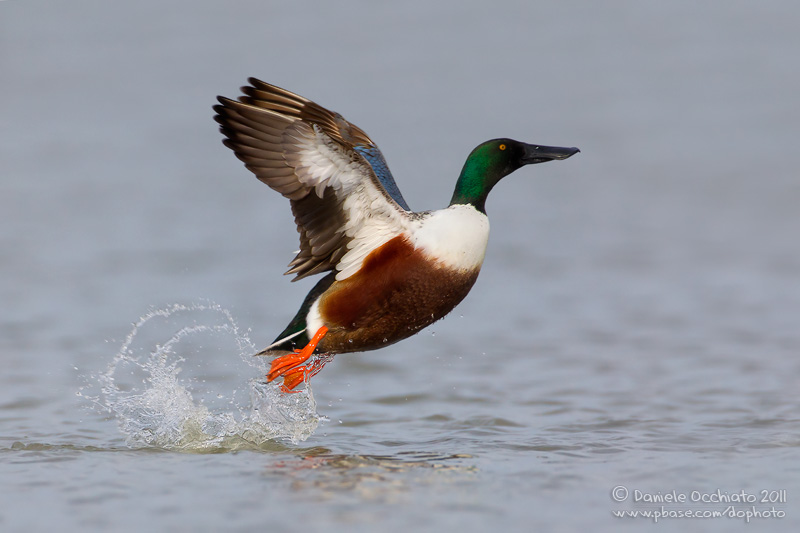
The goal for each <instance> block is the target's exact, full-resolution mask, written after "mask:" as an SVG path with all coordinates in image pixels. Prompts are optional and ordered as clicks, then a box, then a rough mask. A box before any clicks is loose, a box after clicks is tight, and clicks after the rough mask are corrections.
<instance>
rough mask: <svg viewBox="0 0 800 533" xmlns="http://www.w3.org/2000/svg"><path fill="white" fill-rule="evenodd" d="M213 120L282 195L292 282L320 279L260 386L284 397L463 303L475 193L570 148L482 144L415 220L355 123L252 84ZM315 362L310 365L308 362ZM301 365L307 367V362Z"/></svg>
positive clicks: (474, 240)
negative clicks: (439, 205) (334, 362)
mask: <svg viewBox="0 0 800 533" xmlns="http://www.w3.org/2000/svg"><path fill="white" fill-rule="evenodd" d="M248 81H249V82H250V85H248V86H246V87H242V92H243V93H244V95H243V96H240V97H239V98H238V100H231V99H229V98H225V97H222V96H220V97H218V101H219V104H218V105H215V106H214V111H216V113H217V114H216V116H215V117H214V119H215V120H216V121H217V122H218V123H219V124H220V131H221V132H222V134H223V135H224V136H225V139H224V140H223V143H224V144H225V146H227V147H228V148H230V149H231V150H233V151H234V153H235V154H236V156H237V157H238V158H239V159H240V160H241V161H243V162H244V164H245V167H247V168H248V169H249V170H250V171H251V172H253V174H255V175H256V177H257V178H258V179H259V180H261V181H263V182H264V183H266V184H267V185H269V187H270V188H272V189H274V190H276V191H277V192H279V193H280V194H282V195H283V196H285V197H286V198H288V199H289V202H290V204H291V207H292V213H293V214H294V218H295V222H296V223H297V231H298V232H299V233H300V250H299V252H298V253H297V255H296V257H295V258H294V259H293V260H292V261H291V262H290V263H289V267H290V268H289V270H288V271H287V272H286V273H287V274H294V275H295V278H294V279H293V280H292V281H295V280H298V279H302V278H305V277H306V276H311V275H314V274H319V273H324V272H327V274H326V275H325V276H324V277H322V278H321V279H320V280H319V281H318V282H317V284H316V285H315V286H314V288H312V289H311V292H309V293H308V295H307V296H306V298H305V299H304V300H303V303H302V304H301V305H300V310H299V311H298V312H297V314H296V315H295V317H294V318H293V319H292V320H291V322H289V325H288V326H287V327H286V328H285V329H284V330H283V331H282V332H281V333H280V335H278V337H277V338H276V339H275V341H274V342H273V343H272V344H270V345H269V346H267V347H266V348H265V349H264V350H262V351H261V352H259V353H258V354H256V355H269V356H277V358H276V359H274V360H273V361H272V364H271V367H270V370H269V373H268V374H267V380H268V381H273V380H275V379H277V378H279V377H282V378H283V383H282V385H281V388H282V390H284V391H285V392H289V391H292V390H293V389H295V388H296V387H297V386H298V385H300V384H301V383H303V382H304V381H307V380H308V379H309V378H310V377H311V376H313V375H315V374H316V373H317V372H319V371H320V370H321V369H322V367H323V366H324V365H325V363H327V362H328V361H330V359H331V358H332V357H333V355H334V354H339V353H346V352H361V351H366V350H375V349H377V348H382V347H384V346H388V345H389V344H392V343H395V342H397V341H400V340H402V339H405V338H407V337H410V336H411V335H414V334H415V333H417V332H418V331H420V330H421V329H423V328H425V327H427V326H429V325H431V324H432V323H434V322H435V321H437V320H439V319H440V318H442V317H444V316H445V315H446V314H447V313H449V312H450V311H451V310H452V309H453V308H454V307H455V306H456V305H458V303H459V302H461V300H463V299H464V297H465V296H466V295H467V293H468V292H469V290H470V289H471V288H472V285H473V284H474V283H475V280H476V279H477V277H478V272H479V271H480V269H481V265H482V263H483V258H484V254H485V252H486V245H487V243H488V239H489V219H488V218H487V216H486V209H485V203H486V197H487V196H488V194H489V191H491V190H492V187H494V185H495V184H496V183H497V182H498V181H500V179H502V178H503V177H505V176H507V175H508V174H511V173H512V172H514V171H515V170H517V169H519V168H521V167H523V166H525V165H530V164H534V163H544V162H546V161H553V160H560V159H566V158H568V157H570V156H572V155H575V154H576V153H578V152H579V150H578V149H577V148H560V147H553V146H542V145H538V144H526V143H522V142H519V141H515V140H512V139H493V140H490V141H486V142H484V143H482V144H480V145H479V146H478V147H476V148H475V149H474V150H472V152H471V153H470V154H469V156H468V157H467V160H466V163H464V168H463V170H462V171H461V175H460V176H459V177H458V180H457V182H456V187H455V191H454V193H453V197H452V199H451V200H450V205H449V206H448V207H446V208H444V209H438V210H435V211H422V212H414V211H411V209H410V208H409V207H408V204H407V203H406V201H405V200H404V199H403V196H402V195H401V194H400V190H399V189H398V188H397V185H396V184H395V181H394V178H393V177H392V174H391V172H389V167H388V166H387V164H386V161H385V159H384V158H383V155H382V154H381V151H380V150H379V149H378V147H377V146H376V145H375V143H374V142H372V140H371V139H370V138H369V137H368V136H367V134H366V133H364V131H363V130H362V129H361V128H359V127H358V126H356V125H354V124H351V123H349V122H348V121H347V120H345V119H344V118H343V117H342V116H341V115H339V114H338V113H335V112H333V111H329V110H328V109H325V108H324V107H322V106H320V105H318V104H316V103H314V102H312V101H310V100H308V99H306V98H303V97H302V96H299V95H297V94H294V93H292V92H289V91H287V90H285V89H281V88H279V87H276V86H274V85H270V84H268V83H265V82H263V81H260V80H258V79H255V78H250V79H249V80H248ZM312 356H314V357H312ZM309 359H311V361H309Z"/></svg>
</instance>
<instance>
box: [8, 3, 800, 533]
mask: <svg viewBox="0 0 800 533" xmlns="http://www.w3.org/2000/svg"><path fill="white" fill-rule="evenodd" d="M798 27H800V6H798V4H797V3H796V2H789V1H784V2H780V1H776V2H761V3H758V4H757V5H756V4H755V3H746V2H726V3H724V4H721V3H716V2H709V3H704V4H698V3H697V2H689V1H676V2H666V3H665V2H662V3H642V2H635V3H634V2H617V1H614V2H602V3H594V4H587V3H584V2H558V3H552V2H549V3H542V2H506V3H503V4H496V5H490V4H489V3H464V2H438V3H433V4H432V3H429V2H405V3H402V4H397V5H393V6H381V5H377V4H376V5H371V4H365V3H361V2H344V3H335V4H334V3H331V4H329V5H328V4H320V5H315V4H303V3H294V4H288V3H271V2H239V1H235V2H225V3H221V2H220V3H217V2H197V1H194V2H169V3H166V4H165V3H163V2H149V1H145V2H136V3H124V4H123V3H108V2H107V3H102V4H98V3H93V2H84V1H82V0H77V1H72V2H34V1H5V2H0V82H1V83H0V86H2V93H1V94H2V98H0V116H1V117H2V120H1V121H0V170H1V171H2V174H1V175H0V212H1V213H2V220H3V222H4V223H3V224H2V226H0V301H1V302H2V306H0V354H1V355H0V361H2V363H3V372H2V373H1V374H0V375H1V376H2V377H0V479H2V483H0V528H1V529H2V530H3V531H37V530H59V531H101V530H102V531H110V530H114V531H142V530H153V531H195V530H196V531H246V530H255V529H258V530H264V529H280V530H284V531H296V530H303V531H375V530H381V531H383V530H389V531H409V530H424V531H433V530H436V531H453V530H456V528H458V530H461V531H486V530H490V529H491V530H505V531H548V532H549V531H575V530H578V529H579V528H582V529H584V530H589V531H618V530H621V529H632V528H646V527H649V528H658V530H659V531H677V530H680V531H687V530H688V531H731V530H742V531H744V530H747V531H796V530H797V528H798V526H800V506H798V502H800V482H798V479H800V453H799V450H800V417H799V416H798V412H799V411H798V408H799V407H800V401H798V393H797V391H798V390H800V359H799V358H798V352H800V328H798V323H799V322H798V321H799V320H800V246H798V242H799V241H798V234H800V209H798V206H799V205H800V181H799V180H798V172H797V167H798V162H797V159H796V157H795V154H796V152H797V149H796V144H797V140H798V138H800V111H799V110H800V105H798V104H799V103H800V102H798V96H797V95H798V94H800V56H799V55H798V53H797V51H798V50H800V32H798V31H797V28H798ZM248 76H257V77H259V78H262V79H264V80H266V81H269V82H271V83H275V84H277V85H279V86H283V87H286V88H287V89H290V90H292V91H295V92H298V93H299V94H302V95H304V96H306V97H308V98H311V99H314V100H316V101H317V102H319V103H320V104H322V105H324V106H327V107H329V108H332V109H334V110H336V111H338V112H340V113H342V114H343V115H344V116H345V117H347V118H348V119H349V120H351V121H352V122H354V123H356V124H358V125H359V126H360V127H361V128H363V129H364V130H365V131H367V132H368V133H369V134H370V136H371V137H372V138H373V139H375V140H376V141H377V142H378V143H379V145H380V146H381V148H382V150H383V152H384V155H385V156H386V158H387V160H388V162H389V165H390V166H391V168H392V171H393V173H394V175H395V178H396V180H397V182H398V185H399V187H400V188H401V190H402V191H403V195H404V196H405V198H406V200H407V201H408V202H409V204H410V205H411V206H412V208H414V209H417V210H424V209H433V208H438V207H442V206H444V205H445V204H446V202H447V200H448V199H449V197H450V194H451V193H452V187H453V185H454V182H455V178H456V176H457V175H458V172H459V170H460V168H461V165H462V164H463V161H464V158H465V157H466V155H467V154H468V153H469V151H470V150H471V149H472V148H473V147H474V146H475V145H477V144H479V143H480V142H482V141H484V140H486V139H490V138H494V137H500V136H508V137H513V138H517V139H520V140H524V141H528V142H535V143H543V144H551V145H563V146H578V147H580V148H581V153H580V154H578V155H577V156H575V157H573V158H571V159H569V160H568V161H564V162H556V163H549V164H546V165H537V166H534V167H526V168H524V169H522V170H520V171H518V172H516V173H515V174H513V175H512V176H510V177H509V178H507V179H506V180H504V181H503V182H502V183H500V184H499V185H498V186H497V187H496V188H495V190H494V191H493V192H492V195H491V197H490V198H489V201H488V204H487V210H488V212H489V216H490V219H491V223H492V236H491V242H490V244H489V250H488V253H487V259H486V262H485V264H484V268H483V271H482V273H481V276H480V279H479V280H478V283H477V285H476V286H475V288H474V289H473V291H472V293H471V294H470V295H469V296H468V298H467V299H466V300H465V301H464V303H463V304H462V305H461V306H459V307H458V308H457V309H456V310H455V311H454V312H453V313H452V314H451V315H450V316H449V317H448V318H446V319H445V320H444V321H442V322H440V323H437V324H435V325H434V326H432V327H431V328H429V329H427V330H425V331H423V332H421V333H420V334H418V335H417V336H416V337H414V338H411V339H409V340H407V341H404V342H402V343H399V344H396V345H393V346H390V347H387V348H385V349H383V350H380V351H376V352H370V353H364V354H353V355H343V356H338V357H337V358H336V359H335V360H334V361H333V362H332V363H330V364H329V365H328V366H327V367H326V368H325V370H324V371H323V372H322V373H321V374H319V375H318V376H317V377H315V378H314V380H313V381H312V387H311V393H301V394H299V395H295V396H292V398H291V400H280V399H278V398H277V397H276V396H275V395H274V394H273V392H274V391H272V390H271V389H269V388H267V387H265V386H263V385H261V384H260V378H261V376H262V374H263V365H264V364H265V363H266V362H264V361H260V360H255V361H254V360H253V359H252V358H250V357H249V354H250V353H252V350H256V349H260V348H262V347H263V346H265V345H266V344H267V343H269V342H270V341H271V340H272V339H273V338H274V336H275V335H276V334H277V333H278V332H279V331H281V330H282V329H283V327H284V326H285V325H286V323H287V321H288V320H289V319H290V318H291V317H292V316H293V314H294V313H295V311H296V309H297V307H298V305H299V303H300V302H301V300H302V298H303V296H304V295H305V293H306V291H308V290H309V289H310V288H311V286H313V282H314V280H305V281H302V282H299V283H295V284H292V283H289V278H285V277H282V276H281V273H282V272H283V271H284V270H285V266H286V264H287V263H288V261H289V260H290V259H291V258H292V251H293V250H295V249H296V246H297V237H296V232H295V229H294V225H293V223H292V217H291V214H290V211H289V208H288V205H287V202H285V201H284V200H283V199H282V198H280V197H279V196H278V195H277V194H275V193H274V192H272V191H270V190H269V189H268V188H267V187H265V186H264V185H263V184H261V183H259V182H258V181H257V180H256V179H255V178H254V177H253V176H252V175H250V174H249V173H248V172H247V171H246V170H245V169H244V168H243V167H242V165H241V163H240V162H239V161H237V160H236V159H235V157H234V156H233V155H232V154H231V153H230V151H229V150H228V149H226V148H225V147H223V146H222V144H221V143H220V140H221V136H220V134H219V133H218V131H217V126H216V124H215V123H214V122H213V120H212V115H213V113H212V111H211V105H213V104H214V101H215V97H216V95H217V94H223V95H227V96H236V95H237V94H238V87H239V86H240V85H242V84H243V83H244V82H245V80H246V78H247V77H248ZM176 306H177V307H176ZM178 308H180V309H184V308H186V309H188V311H181V312H174V313H173V312H171V310H172V311H174V310H176V309H178ZM203 310H204V311H203ZM159 312H162V315H165V316H162V315H159ZM150 315H156V316H157V317H156V318H153V319H147V317H148V316H150ZM143 317H144V320H140V319H141V318H143ZM158 317H160V318H158ZM136 323H138V325H136V326H134V324H136ZM186 328H188V329H186ZM181 331H183V332H184V333H180V332H181ZM176 335H178V337H176ZM128 339H132V344H131V349H130V352H126V351H125V346H126V342H127V340H128ZM120 354H122V356H120ZM109 377H112V378H114V379H113V380H112V381H108V378H109ZM109 383H113V384H114V385H113V386H111V385H109ZM104 387H105V389H104ZM109 387H111V388H109ZM114 387H118V389H114ZM104 390H105V392H103V391H104ZM115 390H117V391H118V393H114V391H115ZM108 391H112V394H111V396H109V394H108ZM283 401H289V402H290V403H288V404H285V403H281V402H283ZM126 402H127V403H126ZM292 402H293V403H292ZM293 417H297V418H293ZM215 432H216V433H215ZM215 435H216V436H215ZM620 487H622V488H620ZM637 491H638V492H637ZM762 491H766V493H762ZM772 491H776V492H772ZM780 491H786V492H785V493H783V492H780ZM673 493H674V494H675V495H684V496H686V497H687V498H688V499H689V501H687V502H677V503H674V502H672V503H670V502H667V503H660V502H645V501H641V499H642V498H644V496H642V498H639V499H640V501H638V502H637V501H635V499H636V498H637V494H638V495H650V497H651V499H653V498H658V497H662V498H663V497H664V495H667V494H673ZM738 494H744V495H745V501H744V502H738V501H733V502H730V500H731V498H734V499H736V498H737V497H736V496H733V497H732V496H731V495H738ZM694 496H697V497H698V498H701V499H702V498H703V497H706V496H708V497H710V498H711V499H712V500H714V501H700V502H693V501H691V499H692V498H693V497H694ZM749 496H754V497H756V498H757V500H758V501H756V502H750V501H747V498H748V497H749ZM615 498H617V499H619V500H623V501H615ZM714 498H716V499H714ZM762 498H766V501H763V502H762V501H761V500H762ZM706 499H708V498H706ZM770 500H773V501H770ZM731 508H732V510H730V509H731ZM620 510H623V511H643V510H644V511H664V512H665V513H666V514H668V515H669V514H670V513H672V516H671V517H670V516H667V517H663V518H662V519H660V520H658V522H657V524H653V522H654V521H655V520H654V519H653V518H642V517H636V518H631V517H623V518H618V517H615V516H614V515H613V514H612V513H613V512H614V511H620ZM687 510H688V511H691V512H697V511H699V512H705V511H708V512H728V513H729V514H728V515H724V516H719V517H716V518H685V517H682V518H678V517H677V516H676V515H677V513H679V512H680V513H683V514H686V511H687ZM754 511H758V512H759V513H761V516H759V517H752V518H748V517H749V515H748V514H747V513H751V514H752V513H753V512H754ZM765 513H772V514H771V515H769V516H764V514H765ZM748 519H749V520H750V523H747V520H748ZM645 524H646V525H645Z"/></svg>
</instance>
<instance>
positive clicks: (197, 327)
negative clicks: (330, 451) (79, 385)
mask: <svg viewBox="0 0 800 533" xmlns="http://www.w3.org/2000/svg"><path fill="white" fill-rule="evenodd" d="M163 339H166V342H164V343H163V344H160V343H158V342H157V341H158V340H163ZM232 347H233V348H234V350H232ZM231 351H235V354H232V353H231ZM255 351H256V348H255V346H254V345H253V343H252V342H251V341H250V339H249V338H248V337H247V336H246V335H245V334H243V333H241V332H240V331H239V328H238V326H237V325H236V322H235V320H234V319H233V316H232V315H231V313H230V312H229V311H228V310H227V309H224V308H222V307H220V306H218V305H216V304H212V303H208V304H199V303H198V304H191V305H182V304H175V305H172V306H170V307H168V308H166V309H156V310H153V311H150V312H149V313H147V314H146V315H144V316H143V317H141V318H140V319H139V321H138V322H136V323H135V324H134V325H133V329H132V330H131V332H130V333H129V334H128V336H127V338H126V339H125V341H124V342H123V344H122V346H121V347H120V349H119V351H118V352H117V354H116V355H115V357H114V359H113V360H112V361H111V363H110V364H109V366H108V369H107V370H106V371H105V372H104V373H102V374H100V375H98V376H94V377H93V378H92V379H90V380H89V381H90V383H89V384H88V385H87V387H84V388H83V389H82V390H80V391H79V392H78V394H79V395H80V396H83V397H85V398H88V399H90V400H91V401H92V402H93V403H94V405H95V406H97V407H99V408H100V409H102V410H104V411H106V412H108V413H111V414H113V415H114V417H115V418H116V419H117V422H118V425H119V428H120V430H121V431H122V433H123V434H124V435H125V437H126V440H127V443H128V445H129V446H136V447H140V446H144V447H157V448H164V449H178V450H184V451H222V450H235V449H241V448H254V447H263V446H264V445H266V444H268V443H270V442H275V441H276V440H288V441H291V442H292V443H295V444H296V443H298V442H300V441H304V440H306V439H307V438H308V437H309V436H311V434H312V433H313V432H314V430H315V429H316V428H317V425H318V424H319V421H320V419H321V418H320V416H319V415H318V414H317V413H316V402H315V401H314V396H313V394H312V392H311V389H310V388H308V385H306V389H305V390H302V391H300V392H298V393H296V394H284V393H282V392H281V391H280V389H279V388H278V386H277V385H276V384H275V383H274V382H273V383H271V384H267V383H265V382H264V378H263V377H260V378H259V379H253V380H250V381H249V382H248V383H246V386H245V387H240V388H239V389H234V390H230V391H226V390H224V389H225V388H228V389H229V388H230V386H231V384H232V383H241V376H246V375H248V374H249V375H252V374H253V373H254V372H253V371H254V370H255V373H256V374H257V375H259V376H263V375H264V374H265V373H266V370H267V369H266V364H265V361H264V359H263V358H260V357H253V356H252V354H253V353H255ZM92 388H99V391H98V392H97V393H96V394H95V395H92V394H91V389H92Z"/></svg>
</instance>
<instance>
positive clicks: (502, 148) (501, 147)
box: [498, 144, 506, 150]
mask: <svg viewBox="0 0 800 533" xmlns="http://www.w3.org/2000/svg"><path fill="white" fill-rule="evenodd" d="M498 148H500V149H501V150H505V149H506V145H505V144H501V145H500V146H498Z"/></svg>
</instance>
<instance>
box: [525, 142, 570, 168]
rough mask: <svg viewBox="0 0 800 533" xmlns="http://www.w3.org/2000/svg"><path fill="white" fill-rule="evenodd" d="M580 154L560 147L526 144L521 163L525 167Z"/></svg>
mask: <svg viewBox="0 0 800 533" xmlns="http://www.w3.org/2000/svg"><path fill="white" fill-rule="evenodd" d="M578 152H580V150H578V149H577V148H574V147H573V148H561V147H560V146H542V145H539V144H526V145H525V154H524V155H523V156H522V162H523V163H524V164H526V165H533V164H534V163H544V162H545V161H553V160H557V159H566V158H568V157H572V156H573V155H575V154H577V153H578Z"/></svg>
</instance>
